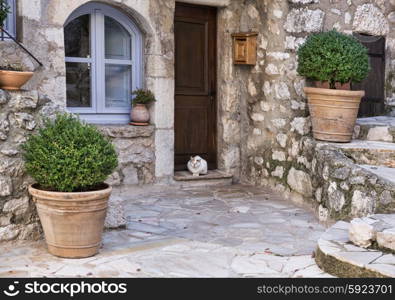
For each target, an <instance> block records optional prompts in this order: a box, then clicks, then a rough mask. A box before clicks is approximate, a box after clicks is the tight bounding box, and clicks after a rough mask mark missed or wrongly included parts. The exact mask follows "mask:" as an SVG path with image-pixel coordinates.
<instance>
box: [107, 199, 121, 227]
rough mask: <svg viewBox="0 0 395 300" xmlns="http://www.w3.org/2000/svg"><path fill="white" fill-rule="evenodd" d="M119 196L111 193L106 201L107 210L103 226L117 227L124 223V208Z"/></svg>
mask: <svg viewBox="0 0 395 300" xmlns="http://www.w3.org/2000/svg"><path fill="white" fill-rule="evenodd" d="M122 202H123V200H122V198H121V197H119V196H116V195H111V197H110V199H109V201H108V210H107V216H106V220H105V224H104V227H105V228H119V227H122V226H125V225H126V218H125V215H124V208H123V204H122Z"/></svg>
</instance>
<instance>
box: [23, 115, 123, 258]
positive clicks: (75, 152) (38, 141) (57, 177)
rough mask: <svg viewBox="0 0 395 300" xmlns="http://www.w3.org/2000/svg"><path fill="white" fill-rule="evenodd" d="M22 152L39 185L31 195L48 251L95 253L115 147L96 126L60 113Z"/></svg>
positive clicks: (68, 255)
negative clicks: (107, 179) (106, 182)
mask: <svg viewBox="0 0 395 300" xmlns="http://www.w3.org/2000/svg"><path fill="white" fill-rule="evenodd" d="M22 148H23V156H24V161H25V168H26V171H27V173H28V174H29V175H30V176H31V177H32V178H33V179H34V180H35V181H36V183H35V184H33V185H30V186H29V193H30V194H31V195H32V197H33V201H34V202H35V204H36V207H37V211H38V215H39V217H40V220H41V224H42V226H43V229H44V234H45V239H46V242H47V246H48V251H49V252H50V253H51V254H53V255H55V256H59V257H66V258H83V257H89V256H93V255H95V254H96V253H97V252H98V251H99V247H100V245H101V236H102V232H103V227H104V220H105V216H106V212H107V204H108V199H109V197H110V194H111V191H112V189H111V187H110V186H109V185H108V184H105V183H104V181H105V180H106V178H107V177H108V175H110V174H111V173H112V172H113V170H114V169H115V168H116V167H117V164H118V160H117V155H116V152H115V150H114V147H113V145H112V144H111V143H110V141H109V140H107V139H106V138H105V137H103V136H102V135H101V134H100V132H99V131H98V130H97V129H96V128H95V127H93V126H92V125H88V124H85V123H83V122H81V121H80V120H79V119H78V118H76V117H75V116H72V115H69V114H59V115H57V116H56V118H55V119H54V120H52V121H51V120H46V121H45V122H44V126H43V127H42V128H41V129H39V131H38V134H36V135H32V136H30V138H29V139H28V140H27V142H26V143H25V144H24V145H23V146H22Z"/></svg>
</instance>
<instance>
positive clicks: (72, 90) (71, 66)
mask: <svg viewBox="0 0 395 300" xmlns="http://www.w3.org/2000/svg"><path fill="white" fill-rule="evenodd" d="M66 88H67V106H68V107H90V106H91V70H90V68H89V64H87V63H70V62H68V63H66Z"/></svg>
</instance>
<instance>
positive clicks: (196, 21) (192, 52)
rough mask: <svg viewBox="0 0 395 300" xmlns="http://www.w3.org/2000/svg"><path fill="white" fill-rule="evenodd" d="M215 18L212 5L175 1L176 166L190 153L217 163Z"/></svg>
mask: <svg viewBox="0 0 395 300" xmlns="http://www.w3.org/2000/svg"><path fill="white" fill-rule="evenodd" d="M216 19H217V11H216V9H215V8H212V7H205V6H195V5H188V4H181V3H177V4H176V11H175V21H174V31H175V168H176V170H183V169H186V164H187V162H188V160H189V158H190V156H192V155H200V156H201V157H203V158H204V159H206V160H207V162H208V165H209V168H210V169H215V168H216V167H217V142H216V129H217V120H216V116H217V113H216V86H217V83H216V61H217V59H216V47H217V45H216V35H217V32H216V31H217V28H216Z"/></svg>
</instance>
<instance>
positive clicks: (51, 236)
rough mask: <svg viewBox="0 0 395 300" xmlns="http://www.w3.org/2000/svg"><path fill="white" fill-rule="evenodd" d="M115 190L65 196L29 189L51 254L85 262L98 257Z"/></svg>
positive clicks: (105, 189)
mask: <svg viewBox="0 0 395 300" xmlns="http://www.w3.org/2000/svg"><path fill="white" fill-rule="evenodd" d="M111 191H112V188H111V187H110V186H109V185H107V184H106V185H103V189H102V190H98V191H91V192H79V193H78V192H77V193H62V192H51V191H45V190H40V189H38V188H37V186H36V185H31V186H29V193H30V195H32V197H33V201H34V202H35V204H36V207H37V212H38V215H39V217H40V221H41V224H42V226H43V229H44V234H45V240H46V242H47V246H48V251H49V253H51V254H53V255H55V256H60V257H67V258H83V257H89V256H93V255H95V254H96V253H98V251H99V248H100V246H101V239H102V233H103V228H104V220H105V217H106V212H107V206H108V199H109V197H110V194H111Z"/></svg>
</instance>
